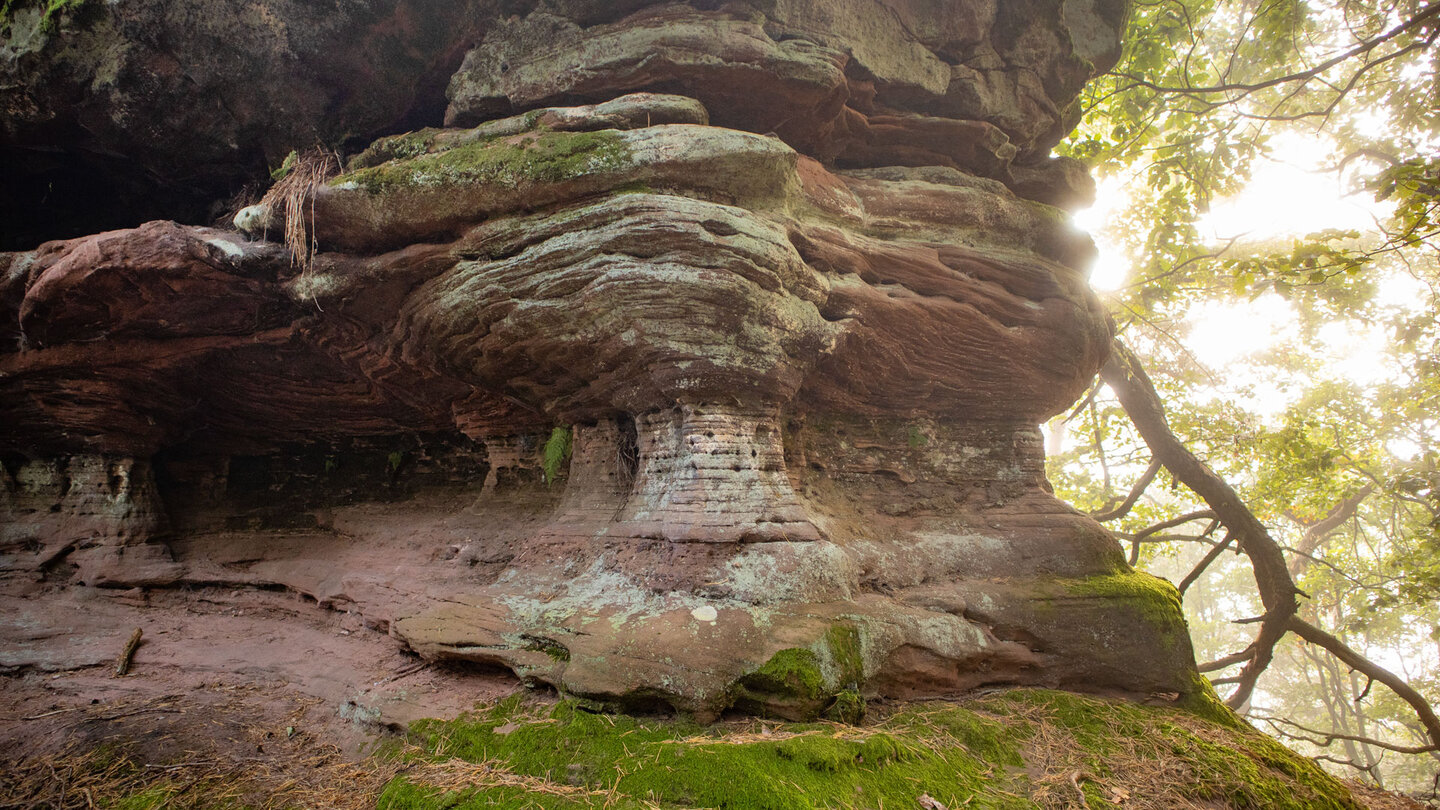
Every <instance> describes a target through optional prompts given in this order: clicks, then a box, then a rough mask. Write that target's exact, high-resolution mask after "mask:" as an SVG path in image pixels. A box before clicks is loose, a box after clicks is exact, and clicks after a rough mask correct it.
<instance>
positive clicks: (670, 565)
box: [0, 0, 1196, 717]
mask: <svg viewBox="0 0 1440 810" xmlns="http://www.w3.org/2000/svg"><path fill="white" fill-rule="evenodd" d="M521 6H523V7H524V8H525V9H526V10H524V11H523V13H517V14H512V15H511V16H506V17H504V18H500V17H498V16H494V15H492V16H489V17H486V16H485V15H484V14H480V15H479V16H477V17H475V18H474V21H475V22H474V24H475V25H477V26H478V27H479V28H480V29H483V35H477V40H476V41H477V44H475V47H474V48H473V49H472V50H470V51H469V52H468V54H467V55H465V57H464V59H463V62H462V63H460V66H459V69H458V71H457V72H455V73H454V75H453V76H452V77H451V78H450V83H449V87H450V90H449V99H450V100H449V107H448V109H447V110H446V112H445V114H444V122H445V124H446V128H441V129H433V128H432V129H422V130H419V131H414V132H410V133H407V134H403V135H396V136H391V137H387V138H382V139H380V140H378V141H376V142H374V143H373V144H371V145H370V146H369V147H368V148H367V149H365V150H364V151H363V152H361V153H359V154H358V155H355V156H353V157H352V158H351V159H350V161H349V163H348V167H347V168H346V170H345V171H344V172H343V173H341V174H339V175H338V176H335V177H333V178H330V179H328V180H323V181H318V182H317V183H315V184H313V185H312V186H311V187H309V188H307V189H304V190H303V193H302V195H301V196H302V199H303V204H302V206H301V207H300V208H298V209H290V213H291V215H296V213H297V212H298V213H299V215H301V216H303V217H304V222H303V231H304V235H305V238H306V240H307V241H309V242H310V243H311V244H313V245H315V246H318V252H317V253H316V254H315V255H314V256H313V258H312V259H311V260H310V261H309V263H308V266H306V267H305V268H304V269H303V270H302V269H297V267H296V266H295V265H294V264H293V263H292V262H291V260H290V259H291V257H290V256H289V255H287V253H286V251H285V249H284V248H282V247H281V246H280V245H277V244H275V243H274V242H273V241H268V240H267V236H269V237H270V238H274V237H276V236H278V231H279V229H280V228H281V227H282V226H283V225H284V222H283V219H284V217H285V215H286V211H285V210H284V209H283V208H282V207H280V205H279V203H278V202H268V201H267V202H262V203H261V204H260V208H258V209H255V208H252V209H249V210H247V211H246V212H244V214H243V215H242V216H241V217H239V219H238V220H237V222H238V223H239V224H240V225H243V226H244V227H245V228H246V229H247V232H246V233H241V232H237V231H233V230H226V229H211V228H200V227H186V226H180V225H176V224H174V223H168V222H152V223H149V224H146V225H142V226H140V227H138V228H133V229H128V230H121V231H113V232H108V233H102V234H98V235H95V236H89V237H82V238H79V239H72V240H69V241H58V242H50V243H47V244H45V245H43V246H42V247H41V248H39V249H38V250H36V251H32V252H29V253H19V254H3V255H0V269H6V270H7V272H6V273H5V274H4V279H5V281H4V287H3V289H0V292H3V295H0V302H3V305H4V307H5V309H4V310H3V311H4V313H5V316H6V318H7V319H8V320H9V321H11V323H12V325H11V327H9V328H8V329H9V331H10V332H11V333H13V334H14V335H15V337H16V340H15V341H14V345H13V346H8V347H7V349H6V353H5V354H3V355H0V403H3V404H0V424H3V425H4V426H5V427H4V429H3V433H0V447H3V449H4V451H5V453H6V456H5V458H6V464H5V471H6V476H5V486H6V493H5V498H6V500H5V501H3V502H0V506H3V508H4V509H6V510H7V511H8V517H7V522H8V523H9V526H10V527H9V528H8V529H7V534H6V537H7V538H8V539H7V542H8V543H9V544H10V546H9V547H10V549H11V551H12V552H14V553H12V554H11V555H10V557H8V558H7V560H8V564H9V565H10V570H12V571H21V570H41V569H43V570H44V571H47V572H48V573H47V574H46V575H47V576H50V577H62V578H63V574H64V572H65V570H69V569H66V568H65V566H64V565H61V566H59V567H57V560H59V559H60V558H61V557H63V556H64V554H61V553H57V552H54V551H51V552H49V553H48V554H42V553H41V552H39V551H37V549H41V548H47V549H53V548H55V543H56V542H58V541H60V540H62V539H63V540H64V544H65V547H66V548H67V549H68V550H69V551H70V552H71V556H72V557H73V560H70V562H67V563H66V565H69V564H71V563H73V564H74V566H76V567H75V568H74V570H75V571H77V572H78V573H76V576H77V577H85V576H89V578H90V579H91V580H94V581H96V582H99V583H100V584H151V585H155V584H161V583H163V582H183V581H196V582H206V583H216V582H221V583H233V584H236V585H264V586H275V585H280V586H284V587H287V588H291V589H294V590H296V591H300V592H302V593H307V594H309V595H311V596H313V597H314V598H315V599H316V600H317V601H319V602H321V603H322V604H325V605H331V606H344V607H345V609H347V610H352V611H357V612H359V613H361V614H362V615H363V616H364V617H365V620H366V622H367V623H368V624H369V625H371V626H373V627H376V628H381V629H385V630H387V631H388V632H390V633H391V634H392V635H394V636H395V637H396V638H398V639H399V640H400V641H401V642H403V643H405V644H406V645H408V646H409V647H411V648H412V649H414V650H415V651H417V652H419V653H420V654H421V655H423V656H426V657H428V658H432V659H447V658H448V659H461V660H467V661H473V662H478V663H483V664H490V665H499V666H503V667H505V668H508V669H510V670H512V671H514V672H515V673H517V674H518V675H519V676H520V677H522V678H525V679H527V680H528V681H532V682H536V683H546V684H551V685H553V686H555V687H557V688H560V689H563V690H565V691H567V692H569V693H573V694H576V695H580V696H586V697H591V698H594V699H597V700H600V701H606V702H613V703H620V704H625V705H630V706H640V707H653V706H655V705H657V704H663V705H668V706H671V707H674V708H678V709H682V710H686V711H693V712H696V713H697V714H700V715H702V716H713V715H715V714H716V713H718V712H720V711H723V710H725V709H726V708H728V707H731V706H735V707H739V708H741V709H744V710H747V711H757V712H769V713H774V714H779V715H782V716H787V717H801V716H813V715H814V714H816V713H819V712H822V711H825V710H827V709H829V708H832V707H835V706H852V707H853V706H854V705H855V700H854V694H855V693H858V694H859V695H861V696H877V695H888V696H920V695H936V694H947V693H954V692H959V691H964V690H967V689H973V688H976V687H979V686H984V685H988V684H1016V683H1026V684H1045V685H1057V686H1063V687H1067V688H1074V689H1083V690H1106V691H1120V692H1127V693H1133V694H1140V693H1154V692H1161V693H1177V694H1185V693H1188V692H1190V691H1192V690H1193V689H1195V688H1196V687H1195V683H1196V676H1195V671H1194V664H1193V661H1192V656H1191V652H1190V646H1189V641H1188V637H1187V635H1186V631H1185V626H1184V622H1183V619H1182V618H1181V615H1180V609H1179V602H1178V598H1177V597H1176V595H1175V593H1174V591H1173V589H1171V588H1169V586H1168V585H1166V584H1164V583H1162V582H1160V581H1157V580H1154V579H1152V578H1150V577H1147V576H1145V575H1143V574H1137V573H1135V572H1133V571H1131V570H1129V568H1128V567H1127V566H1126V565H1125V563H1124V560H1123V559H1122V556H1121V553H1120V549H1119V547H1118V545H1117V544H1116V543H1115V541H1114V540H1113V538H1111V537H1109V536H1108V535H1106V534H1105V532H1104V531H1103V530H1102V529H1101V528H1100V527H1099V526H1098V525H1096V524H1095V523H1094V522H1092V521H1090V520H1089V519H1088V518H1086V517H1085V516H1083V515H1080V514H1079V513H1077V512H1075V511H1074V510H1072V509H1070V508H1069V507H1067V506H1065V505H1064V504H1062V503H1060V502H1059V501H1057V500H1055V499H1054V497H1053V496H1052V495H1051V494H1050V491H1049V486H1048V484H1047V483H1046V481H1045V476H1044V466H1043V462H1044V459H1043V450H1042V448H1041V443H1040V441H1039V435H1038V431H1037V429H1036V427H1035V426H1036V425H1037V424H1039V423H1040V422H1041V421H1043V420H1045V419H1047V418H1049V417H1050V416H1052V415H1053V414H1055V413H1058V412H1060V411H1061V410H1062V409H1063V408H1065V407H1066V406H1068V405H1069V404H1070V403H1071V402H1073V401H1074V400H1075V399H1076V398H1077V397H1078V396H1080V395H1081V394H1082V393H1083V391H1084V389H1085V387H1086V386H1087V385H1088V384H1089V382H1090V380H1091V379H1092V378H1093V376H1094V374H1095V372H1096V371H1097V370H1098V369H1099V367H1100V365H1101V364H1102V362H1103V361H1104V359H1105V353H1106V351H1107V346H1108V342H1109V338H1110V334H1111V327H1110V323H1109V320H1108V318H1107V316H1106V315H1105V313H1104V310H1103V309H1102V307H1101V306H1100V304H1099V303H1098V301H1097V300H1096V299H1095V297H1094V295H1093V294H1092V293H1091V292H1090V291H1089V289H1088V287H1087V286H1086V283H1085V276H1084V273H1085V267H1086V264H1087V262H1088V261H1089V258H1090V256H1091V254H1092V253H1093V248H1092V247H1091V245H1090V243H1089V240H1088V239H1087V238H1086V237H1085V236H1084V235H1083V234H1080V233H1078V232H1076V231H1075V230H1074V229H1073V228H1072V227H1071V226H1070V224H1069V221H1068V218H1067V216H1066V214H1065V212H1064V211H1063V210H1061V209H1059V208H1056V207H1054V206H1056V205H1075V204H1079V203H1081V202H1082V201H1083V200H1084V199H1085V197H1086V195H1087V193H1088V184H1089V180H1088V176H1087V175H1086V173H1085V172H1084V170H1083V167H1079V166H1078V164H1076V163H1074V162H1073V161H1068V160H1065V159H1061V158H1052V157H1050V156H1049V150H1050V148H1051V147H1052V146H1053V145H1054V144H1055V143H1056V142H1057V141H1058V140H1059V138H1060V137H1061V136H1063V135H1064V133H1065V131H1066V129H1067V128H1068V127H1069V126H1071V125H1072V124H1073V120H1074V118H1073V110H1074V107H1073V104H1074V99H1075V97H1076V95H1077V94H1078V92H1079V90H1080V89H1081V87H1082V86H1083V83H1084V82H1085V81H1086V80H1087V79H1088V78H1089V77H1090V76H1091V75H1093V73H1094V72H1095V71H1097V70H1101V69H1104V68H1105V66H1106V65H1107V64H1109V63H1111V62H1112V61H1113V60H1114V58H1115V56H1116V54H1117V53H1118V40H1117V32H1118V31H1119V30H1120V28H1121V27H1122V26H1123V22H1124V16H1125V13H1124V8H1123V7H1122V5H1120V4H1109V3H1093V2H1087V3H1080V2H1069V0H1066V2H1058V1H1055V0H1051V1H1050V2H1027V3H1004V4H998V5H997V4H993V3H988V4H987V2H986V1H985V0H967V1H966V2H955V3H946V4H939V5H936V4H934V3H915V2H903V1H902V0H885V1H884V2H882V1H881V0H852V2H844V3H834V2H818V0H816V1H813V2H812V1H811V0H784V1H783V2H758V3H699V2H696V3H689V4H686V3H645V2H640V3H624V4H614V5H611V4H589V3H544V4H539V5H538V6H536V7H534V8H531V7H530V6H527V5H526V4H521ZM113 13H115V14H120V13H122V12H121V11H115V12H113ZM477 13H478V12H477ZM467 19H469V18H467ZM421 61H424V60H421ZM457 61H458V60H457ZM426 64H430V63H429V62H426ZM436 123H438V121H437V122H436ZM293 224H294V223H292V225H293ZM267 228H269V229H273V230H274V231H275V233H268V234H267ZM292 230H293V229H292ZM115 458H124V459H127V460H126V461H123V462H116V461H113V460H109V459H115ZM97 459H98V460H97ZM117 464H118V465H119V466H117ZM97 465H98V466H97ZM92 468H93V469H92ZM101 468H104V470H103V471H102V472H96V470H101ZM61 469H66V470H70V469H73V470H83V471H85V472H84V473H83V474H82V475H72V481H71V483H70V484H68V485H66V486H65V487H60V486H59V485H54V486H51V485H49V484H44V485H43V486H42V483H37V482H39V481H40V478H43V477H44V476H43V475H42V474H41V472H37V471H44V470H49V471H55V470H61ZM151 469H153V470H154V471H155V473H154V476H153V480H152V477H151V476H150V475H149V472H148V471H149V470H151ZM116 470H119V472H116ZM102 473H103V474H102ZM58 474H59V473H54V475H58ZM54 475H52V478H53V477H54ZM92 479H93V481H92ZM47 480H48V479H47ZM117 481H118V483H117ZM45 486H50V488H51V489H53V490H54V492H50V490H45V492H46V493H49V494H48V495H45V496H44V497H41V495H39V494H37V493H38V492H39V489H44V487H45ZM37 487H38V488H39V489H37ZM106 487H108V489H105V488H106ZM62 490H63V491H62ZM92 490H95V491H100V490H104V492H106V493H108V494H107V495H105V498H109V500H105V499H104V498H101V499H100V500H99V501H97V500H95V497H93V496H92V494H91V491H92ZM37 498H39V501H45V500H46V499H47V498H48V499H49V500H48V501H47V504H49V503H53V506H46V507H45V509H42V508H40V507H39V506H37V505H36V504H38V503H39V501H37V500H36V499H37ZM102 501H103V503H102ZM122 501H123V504H122ZM95 504H100V506H95ZM46 509H49V510H50V511H49V512H46ZM52 513H56V514H59V515H61V516H62V517H63V518H64V520H62V521H61V522H60V523H56V522H55V520H52V518H51V517H49V515H50V514H52ZM56 520H58V519H56ZM76 521H82V522H84V523H85V526H86V527H88V528H84V531H78V530H76V529H74V525H77V524H76ZM77 531H78V534H77ZM61 535H64V538H61ZM137 544H138V545H137ZM132 548H143V549H147V550H146V551H131V550H130V549H132ZM96 549H101V550H102V551H99V552H97V551H96ZM104 549H123V550H125V551H124V553H120V552H115V551H108V552H104V551H103V550H104ZM157 550H159V551H157ZM161 552H163V554H162V553H161ZM87 554H88V555H89V556H86V555H87ZM97 555H99V557H103V558H104V565H103V576H98V575H87V574H86V573H85V572H86V571H95V570H100V569H101V568H102V566H99V563H96V562H95V560H96V559H99V557H97ZM157 555H158V556H157ZM42 556H43V557H44V558H45V559H44V560H43V561H42V560H41V559H40V557H42ZM161 557H163V559H161ZM172 558H173V559H172ZM126 560H141V561H146V562H143V564H142V563H141V562H137V563H135V564H134V566H132V567H131V568H130V569H129V570H131V571H132V575H130V576H129V578H128V579H127V573H126V571H127V563H126ZM27 566H28V567H27ZM87 566H88V567H87ZM847 693H848V694H847Z"/></svg>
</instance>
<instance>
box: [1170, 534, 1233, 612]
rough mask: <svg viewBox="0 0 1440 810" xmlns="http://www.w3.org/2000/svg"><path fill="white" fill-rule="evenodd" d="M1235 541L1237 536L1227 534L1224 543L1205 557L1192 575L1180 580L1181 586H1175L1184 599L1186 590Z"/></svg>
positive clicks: (1192, 570)
mask: <svg viewBox="0 0 1440 810" xmlns="http://www.w3.org/2000/svg"><path fill="white" fill-rule="evenodd" d="M1234 540H1235V536H1234V535H1232V534H1228V533H1227V534H1226V535H1225V540H1224V541H1223V542H1221V543H1219V544H1217V545H1216V546H1215V547H1214V548H1212V549H1210V551H1209V552H1208V553H1207V554H1206V555H1205V557H1204V558H1203V559H1201V560H1200V562H1198V563H1196V565H1195V567H1194V568H1192V569H1190V573H1188V574H1186V575H1185V578H1184V579H1182V580H1180V584H1179V585H1176V586H1175V589H1176V590H1178V591H1179V592H1180V595H1181V596H1182V597H1183V596H1184V595H1185V589H1186V588H1189V587H1190V586H1191V585H1194V584H1195V580H1197V579H1199V578H1200V575H1201V574H1203V573H1205V569H1206V568H1209V567H1210V563H1213V562H1215V561H1216V560H1217V559H1219V558H1220V555H1221V554H1222V553H1224V551H1225V549H1227V548H1229V547H1230V543H1231V542H1233V541H1234Z"/></svg>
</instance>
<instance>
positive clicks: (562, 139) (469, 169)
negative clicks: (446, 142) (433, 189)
mask: <svg viewBox="0 0 1440 810" xmlns="http://www.w3.org/2000/svg"><path fill="white" fill-rule="evenodd" d="M434 137H435V133H434V132H433V131H422V132H418V133H412V134H411V135H407V136H400V137H399V138H398V139H397V140H396V141H395V143H393V144H391V145H390V147H388V148H389V152H393V153H394V155H395V157H397V158H402V159H396V160H390V161H389V162H386V163H382V164H380V165H378V166H371V167H369V168H364V169H360V170H359V171H354V172H350V173H348V174H344V175H341V176H340V177H338V178H336V179H335V180H334V181H333V182H335V183H352V184H354V185H356V186H358V187H360V188H362V189H365V190H366V191H368V192H370V193H372V194H379V193H383V192H386V191H390V190H393V189H397V188H408V187H415V186H448V185H470V184H480V183H494V184H500V185H505V186H511V187H513V186H515V185H519V184H522V183H555V182H561V181H564V180H569V179H573V178H575V177H580V176H583V175H586V174H593V173H596V172H606V171H614V170H617V169H622V168H624V167H625V166H628V165H629V162H630V149H629V147H628V146H627V145H626V143H625V141H624V140H623V139H622V138H621V137H620V135H619V134H618V133H616V132H615V131H613V130H604V131H600V132H536V133H528V134H525V135H522V136H516V137H511V138H503V139H492V140H482V141H475V142H469V143H462V144H460V145H458V146H455V147H454V148H451V149H447V150H445V151H441V152H434V153H431V152H428V151H427V150H428V149H429V148H430V147H431V140H432V139H433V138H434ZM411 155H413V157H411ZM405 158H408V159H405Z"/></svg>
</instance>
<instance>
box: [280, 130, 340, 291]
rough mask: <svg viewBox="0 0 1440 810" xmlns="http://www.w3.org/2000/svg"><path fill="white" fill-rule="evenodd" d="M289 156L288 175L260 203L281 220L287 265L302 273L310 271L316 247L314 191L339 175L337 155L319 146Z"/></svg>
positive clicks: (338, 158) (338, 157)
mask: <svg viewBox="0 0 1440 810" xmlns="http://www.w3.org/2000/svg"><path fill="white" fill-rule="evenodd" d="M292 154H293V156H294V157H293V160H292V159H287V160H286V163H287V164H288V165H289V166H290V170H289V173H287V174H286V175H285V176H284V177H282V178H280V181H279V182H277V183H276V184H275V185H273V186H271V187H270V190H269V191H267V192H265V196H264V197H262V198H261V199H260V204H261V205H264V206H267V207H268V208H269V209H270V211H271V212H272V214H273V215H278V216H281V217H283V218H284V220H285V234H284V237H285V238H284V243H285V249H286V251H287V252H289V254H290V264H291V265H293V266H294V267H296V268H298V269H299V270H300V272H302V273H303V272H305V271H307V270H309V269H310V265H311V263H313V262H314V260H315V252H316V250H317V249H318V247H319V246H318V245H317V243H316V241H315V191H316V189H318V188H319V187H320V186H323V185H325V181H327V180H329V179H330V178H331V177H334V176H335V175H337V174H339V173H340V156H339V155H338V154H336V153H334V152H331V151H329V150H327V149H323V148H321V147H314V148H311V149H307V150H305V151H304V152H295V153H292Z"/></svg>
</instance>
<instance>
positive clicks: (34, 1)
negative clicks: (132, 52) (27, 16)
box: [0, 0, 104, 34]
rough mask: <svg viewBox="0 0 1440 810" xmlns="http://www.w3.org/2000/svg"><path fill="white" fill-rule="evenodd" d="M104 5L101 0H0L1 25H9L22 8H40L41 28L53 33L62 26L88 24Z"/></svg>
mask: <svg viewBox="0 0 1440 810" xmlns="http://www.w3.org/2000/svg"><path fill="white" fill-rule="evenodd" d="M103 7H104V3H102V2H99V0H0V27H4V26H7V25H9V24H10V20H11V19H12V18H13V17H14V16H15V12H17V11H19V10H20V9H22V8H39V9H41V10H42V11H43V13H42V14H41V17H40V30H41V31H44V32H45V33H47V34H53V33H55V32H56V31H59V30H60V29H61V28H62V27H67V26H71V25H73V26H83V25H86V24H88V23H89V22H90V21H91V20H92V19H93V18H94V17H95V16H96V15H97V14H98V13H99V12H100V10H101V9H102V8H103Z"/></svg>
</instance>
